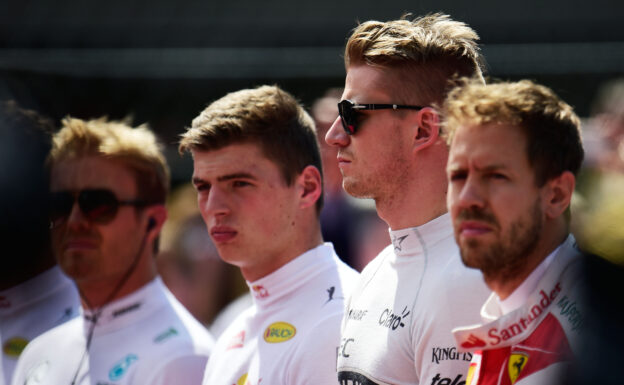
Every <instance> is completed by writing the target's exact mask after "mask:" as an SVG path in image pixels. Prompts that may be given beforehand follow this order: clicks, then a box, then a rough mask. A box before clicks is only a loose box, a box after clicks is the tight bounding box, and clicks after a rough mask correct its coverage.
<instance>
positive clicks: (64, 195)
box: [50, 191, 74, 222]
mask: <svg viewBox="0 0 624 385" xmlns="http://www.w3.org/2000/svg"><path fill="white" fill-rule="evenodd" d="M73 205H74V196H73V195H72V194H71V193H70V192H67V191H64V192H54V193H52V194H51V195H50V220H52V221H53V222H54V221H58V220H60V219H63V218H67V217H68V216H69V214H70V213H71V210H72V206H73Z"/></svg>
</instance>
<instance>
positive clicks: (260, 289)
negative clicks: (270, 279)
mask: <svg viewBox="0 0 624 385" xmlns="http://www.w3.org/2000/svg"><path fill="white" fill-rule="evenodd" d="M251 289H252V290H253V291H254V295H255V297H256V298H266V297H268V296H269V291H268V290H267V289H265V288H264V286H262V285H253V286H252V287H251Z"/></svg>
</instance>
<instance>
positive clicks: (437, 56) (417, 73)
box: [344, 13, 484, 105]
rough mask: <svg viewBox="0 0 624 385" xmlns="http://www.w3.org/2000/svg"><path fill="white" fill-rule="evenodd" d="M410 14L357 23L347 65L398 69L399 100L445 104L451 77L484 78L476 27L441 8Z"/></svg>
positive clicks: (347, 47) (349, 46) (346, 52)
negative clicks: (432, 12) (429, 11)
mask: <svg viewBox="0 0 624 385" xmlns="http://www.w3.org/2000/svg"><path fill="white" fill-rule="evenodd" d="M408 17H409V15H404V16H403V17H402V18H401V19H399V20H392V21H387V22H380V21H374V20H371V21H367V22H365V23H362V24H360V25H358V26H357V27H356V28H355V29H354V30H353V33H352V34H351V36H350V37H349V40H348V41H347V45H346V47H345V53H344V62H345V67H346V69H347V70H348V68H349V66H352V65H361V64H366V65H371V66H379V67H383V68H391V69H393V70H397V71H396V74H395V76H396V77H397V79H395V80H394V81H393V83H394V84H396V87H395V89H396V91H397V97H398V98H399V100H396V101H395V102H397V103H416V104H425V105H431V104H441V103H442V101H443V100H444V95H445V94H446V92H447V91H448V90H449V88H450V87H451V86H452V82H450V81H451V80H452V79H454V78H456V77H476V78H478V79H481V81H483V76H482V67H483V66H484V60H483V58H482V56H481V54H480V52H479V47H478V45H477V40H478V39H479V36H478V35H477V33H476V32H475V31H474V30H473V29H472V28H470V27H469V26H468V25H467V24H465V23H463V22H460V21H455V20H452V19H451V18H450V16H449V15H445V14H442V13H435V14H430V15H426V16H423V17H419V18H416V19H413V20H408ZM416 95H418V97H417V98H415V96H416Z"/></svg>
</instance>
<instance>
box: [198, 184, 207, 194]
mask: <svg viewBox="0 0 624 385" xmlns="http://www.w3.org/2000/svg"><path fill="white" fill-rule="evenodd" d="M195 189H196V190H197V191H202V192H205V191H210V185H209V184H200V185H196V186H195Z"/></svg>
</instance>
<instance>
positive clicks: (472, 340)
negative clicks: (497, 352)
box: [461, 334, 485, 349]
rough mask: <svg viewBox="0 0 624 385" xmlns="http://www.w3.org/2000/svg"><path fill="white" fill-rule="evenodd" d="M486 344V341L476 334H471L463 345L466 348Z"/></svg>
mask: <svg viewBox="0 0 624 385" xmlns="http://www.w3.org/2000/svg"><path fill="white" fill-rule="evenodd" d="M484 346H485V341H483V340H482V339H480V338H479V337H477V336H475V335H474V334H471V335H469V336H468V339H467V340H466V341H464V342H462V344H461V347H462V348H465V349H471V348H482V347H484Z"/></svg>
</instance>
